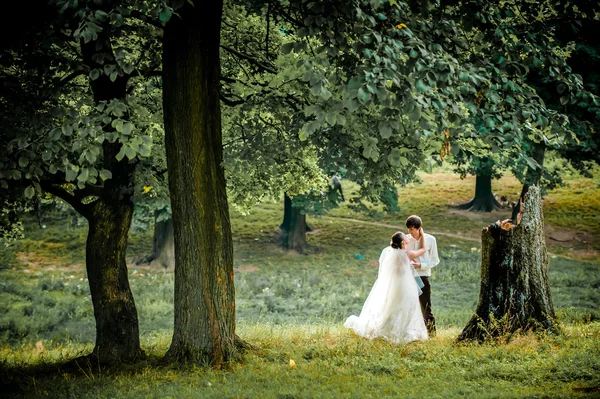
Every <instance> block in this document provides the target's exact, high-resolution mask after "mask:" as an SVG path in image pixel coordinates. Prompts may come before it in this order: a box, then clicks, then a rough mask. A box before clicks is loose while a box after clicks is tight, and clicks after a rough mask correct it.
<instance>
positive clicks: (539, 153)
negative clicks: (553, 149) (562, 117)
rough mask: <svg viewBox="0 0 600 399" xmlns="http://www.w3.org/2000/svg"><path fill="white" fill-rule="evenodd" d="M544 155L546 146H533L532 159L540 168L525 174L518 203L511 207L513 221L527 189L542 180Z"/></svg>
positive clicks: (540, 144)
mask: <svg viewBox="0 0 600 399" xmlns="http://www.w3.org/2000/svg"><path fill="white" fill-rule="evenodd" d="M545 155H546V146H545V145H544V143H537V144H535V147H534V151H533V157H532V158H533V159H535V161H536V162H537V163H538V165H539V166H540V167H539V168H537V169H532V168H528V169H527V174H526V175H525V182H524V183H523V189H522V190H521V196H520V197H519V201H517V204H516V205H515V206H514V207H513V210H512V219H513V220H516V219H517V215H518V214H519V212H520V211H521V204H523V202H524V201H525V194H527V191H529V187H531V186H533V185H535V186H539V184H540V180H542V175H543V173H544V158H545Z"/></svg>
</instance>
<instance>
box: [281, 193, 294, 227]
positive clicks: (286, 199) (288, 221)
mask: <svg viewBox="0 0 600 399" xmlns="http://www.w3.org/2000/svg"><path fill="white" fill-rule="evenodd" d="M291 226H292V199H291V198H290V196H289V195H287V193H285V194H284V195H283V222H281V224H280V225H279V228H280V229H281V231H282V232H284V233H287V232H288V231H290V229H291Z"/></svg>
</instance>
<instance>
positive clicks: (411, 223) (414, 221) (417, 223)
mask: <svg viewBox="0 0 600 399" xmlns="http://www.w3.org/2000/svg"><path fill="white" fill-rule="evenodd" d="M422 224H423V221H422V220H421V218H420V217H418V216H417V215H412V216H409V217H408V219H406V227H408V228H409V229H410V228H411V227H414V228H415V229H420V228H421V225H422Z"/></svg>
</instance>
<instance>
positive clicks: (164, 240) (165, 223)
mask: <svg viewBox="0 0 600 399" xmlns="http://www.w3.org/2000/svg"><path fill="white" fill-rule="evenodd" d="M161 213H162V212H160V211H155V212H154V235H153V236H152V255H150V256H148V257H145V258H143V260H142V262H145V263H150V265H151V266H153V267H160V268H164V269H173V268H175V238H174V235H173V219H172V218H168V219H166V220H158V219H159V216H158V215H160V214H161Z"/></svg>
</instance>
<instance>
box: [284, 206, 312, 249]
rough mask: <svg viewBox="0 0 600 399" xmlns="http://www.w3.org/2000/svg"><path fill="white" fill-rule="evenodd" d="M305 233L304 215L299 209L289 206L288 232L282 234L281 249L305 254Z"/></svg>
mask: <svg viewBox="0 0 600 399" xmlns="http://www.w3.org/2000/svg"><path fill="white" fill-rule="evenodd" d="M306 231H307V226H306V214H304V213H302V212H301V209H300V208H296V207H293V206H291V207H290V222H289V230H288V231H287V232H283V241H282V245H283V247H284V248H287V249H293V250H295V251H297V252H299V253H301V254H304V253H306V247H307V243H306Z"/></svg>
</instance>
